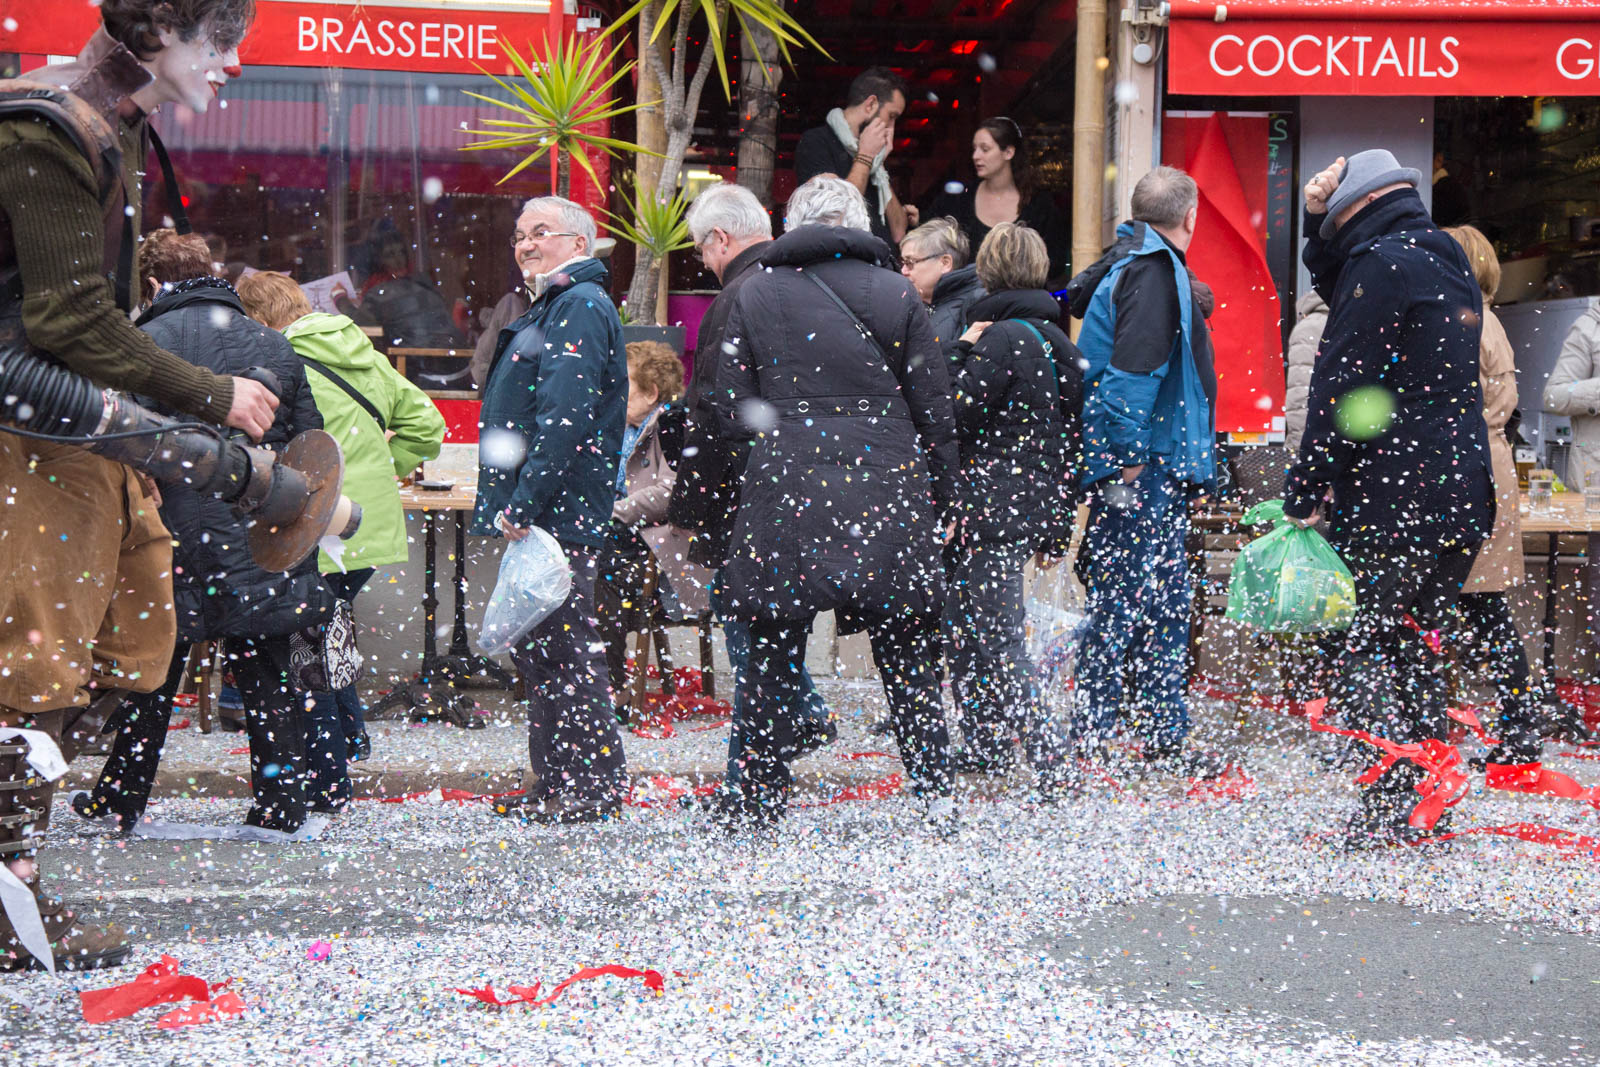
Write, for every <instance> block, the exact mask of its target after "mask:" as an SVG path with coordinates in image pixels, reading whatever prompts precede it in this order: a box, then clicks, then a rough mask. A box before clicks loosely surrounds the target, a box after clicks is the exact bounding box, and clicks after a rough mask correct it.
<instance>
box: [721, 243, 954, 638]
mask: <svg viewBox="0 0 1600 1067" xmlns="http://www.w3.org/2000/svg"><path fill="white" fill-rule="evenodd" d="M887 252H888V246H887V245H885V244H884V243H883V242H882V241H880V240H878V239H877V238H875V237H873V236H871V235H870V234H867V233H863V232H860V231H856V230H849V229H842V228H836V227H823V226H804V227H801V228H800V229H798V230H795V231H793V232H791V233H788V234H785V235H784V236H783V237H780V238H779V239H778V240H776V241H774V242H773V243H772V246H771V247H770V248H769V249H768V250H767V251H766V253H765V254H764V255H763V256H762V263H763V264H764V266H765V268H766V269H764V270H761V271H757V272H755V273H753V274H751V275H750V276H748V277H747V278H746V279H745V280H744V282H743V283H742V285H741V287H740V289H739V294H738V300H737V302H736V303H735V305H734V309H733V313H732V315H731V316H730V318H729V322H728V329H727V333H726V337H725V339H726V341H727V343H728V344H730V345H731V346H732V351H731V352H730V353H729V355H728V357H727V359H726V360H725V361H723V363H722V365H721V366H720V367H719V373H718V376H717V382H716V397H717V408H718V421H719V424H720V425H721V426H723V427H724V428H725V432H727V433H729V434H732V435H737V436H743V437H746V438H749V439H751V446H750V457H749V460H748V461H747V464H746V467H745V471H744V478H743V482H742V488H741V492H740V500H739V514H738V518H737V521H736V524H735V528H734V532H733V538H732V544H731V547H730V553H729V558H728V561H727V564H726V566H725V567H724V568H723V571H722V583H723V587H724V590H725V592H726V594H727V601H728V604H729V610H730V612H731V613H732V614H733V615H734V616H735V617H738V618H801V617H808V616H809V615H811V614H813V613H815V612H819V611H829V610H833V609H835V608H851V609H855V610H857V611H859V612H861V613H863V614H866V615H877V616H887V615H898V614H904V613H907V612H937V611H938V610H939V609H940V607H941V605H942V601H943V594H944V574H943V568H942V566H941V563H940V535H941V520H942V518H943V517H944V515H945V514H946V513H947V512H948V510H949V509H950V507H951V505H952V503H953V500H954V478H955V473H956V465H957V463H958V460H959V454H958V451H957V447H956V440H955V423H954V420H953V418H952V416H951V410H950V382H949V375H948V371H947V368H946V363H945V360H944V358H943V357H942V356H941V354H940V352H939V349H938V346H937V345H935V344H934V342H933V333H932V331H931V330H930V329H929V327H928V314H927V312H926V310H925V309H924V308H923V305H922V301H921V300H919V299H918V298H917V294H916V291H915V290H914V289H912V287H911V284H910V283H909V282H907V281H906V280H905V279H904V278H902V277H901V276H900V275H899V274H897V273H895V272H893V271H889V270H886V269H883V268H882V267H880V266H878V265H877V264H878V263H879V262H881V261H882V260H883V258H884V257H885V255H886V254H887ZM802 267H803V268H805V270H804V271H802V270H800V269H797V268H802ZM807 274H814V276H815V277H816V278H818V279H821V280H822V281H823V282H825V283H826V284H827V285H828V286H829V287H830V288H831V289H832V290H833V292H834V294H836V295H837V296H838V298H839V299H840V300H842V301H843V302H844V303H845V305H846V306H847V307H848V308H849V313H848V314H847V313H846V312H845V311H843V310H841V309H840V308H839V306H838V305H837V304H835V303H834V301H833V299H832V298H831V297H830V296H828V295H827V294H826V293H825V292H823V290H822V288H821V287H819V286H818V285H817V284H816V283H815V282H814V281H813V280H812V279H811V278H808V277H807ZM852 317H853V318H854V319H856V320H858V321H859V322H860V323H861V326H862V327H863V328H864V329H865V330H867V331H869V332H870V334H871V337H872V338H873V339H874V340H875V341H876V342H877V350H875V349H874V347H873V345H872V343H871V342H870V341H869V340H868V339H867V337H866V336H864V335H863V334H862V332H861V330H860V329H858V328H857V326H856V324H855V322H853V321H852Z"/></svg>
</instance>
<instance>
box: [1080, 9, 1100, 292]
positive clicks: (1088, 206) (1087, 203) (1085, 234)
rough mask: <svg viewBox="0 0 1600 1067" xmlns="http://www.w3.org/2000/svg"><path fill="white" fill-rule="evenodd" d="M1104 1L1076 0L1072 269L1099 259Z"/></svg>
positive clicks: (1085, 266)
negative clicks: (1076, 41)
mask: <svg viewBox="0 0 1600 1067" xmlns="http://www.w3.org/2000/svg"><path fill="white" fill-rule="evenodd" d="M1105 48H1106V0H1079V3H1078V43H1077V64H1076V73H1077V80H1076V83H1075V85H1074V88H1073V99H1072V273H1074V274H1077V273H1078V272H1079V271H1082V270H1085V269H1086V268H1088V267H1089V266H1090V265H1091V264H1092V263H1094V261H1095V260H1096V259H1099V258H1100V251H1101V245H1102V217H1103V215H1104V213H1105V184H1106V75H1105V68H1104V66H1103V65H1102V61H1103V60H1104V59H1105Z"/></svg>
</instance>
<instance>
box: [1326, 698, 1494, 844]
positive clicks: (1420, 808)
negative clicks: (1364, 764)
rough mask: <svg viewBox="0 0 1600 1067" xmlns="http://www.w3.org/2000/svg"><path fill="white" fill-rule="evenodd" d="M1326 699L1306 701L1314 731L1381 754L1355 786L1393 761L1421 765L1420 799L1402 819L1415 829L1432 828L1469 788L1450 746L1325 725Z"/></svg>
mask: <svg viewBox="0 0 1600 1067" xmlns="http://www.w3.org/2000/svg"><path fill="white" fill-rule="evenodd" d="M1327 710H1328V701H1327V698H1326V697H1324V698H1322V699H1320V700H1313V701H1310V702H1308V703H1307V704H1306V724H1307V725H1308V726H1310V727H1311V729H1313V730H1315V731H1317V732H1318V733H1325V734H1335V735H1337V736H1339V737H1353V738H1355V739H1356V740H1358V741H1365V742H1366V743H1367V744H1369V745H1372V746H1373V747H1374V748H1377V749H1378V750H1380V751H1381V752H1382V753H1383V758H1382V759H1380V760H1379V761H1378V762H1377V763H1374V764H1373V765H1372V766H1371V767H1368V768H1367V769H1366V770H1365V771H1364V772H1362V774H1361V776H1360V777H1358V778H1357V779H1356V783H1357V784H1358V785H1371V784H1372V783H1373V782H1376V781H1377V780H1378V779H1379V778H1381V777H1383V775H1384V774H1385V773H1386V772H1387V771H1388V770H1389V768H1390V767H1393V766H1394V765H1395V764H1396V763H1397V762H1399V761H1400V760H1403V759H1408V760H1410V761H1411V762H1413V763H1415V764H1416V765H1417V766H1418V767H1421V768H1422V769H1423V770H1424V771H1425V772H1427V773H1426V775H1425V777H1424V778H1423V779H1422V781H1420V782H1418V783H1417V787H1416V788H1417V793H1418V794H1420V795H1421V797H1422V800H1421V802H1420V803H1418V804H1417V806H1416V807H1415V808H1413V809H1412V811H1411V817H1410V818H1409V819H1407V820H1406V821H1407V822H1408V823H1409V824H1410V825H1411V826H1413V827H1415V828H1416V829H1418V830H1432V829H1433V827H1434V825H1435V824H1436V823H1438V821H1439V816H1441V815H1443V814H1444V809H1445V808H1448V807H1450V806H1451V805H1453V804H1456V803H1458V802H1459V801H1460V800H1461V798H1462V797H1464V796H1466V795H1467V791H1468V789H1469V788H1470V786H1469V784H1468V782H1467V776H1466V775H1465V774H1463V773H1462V772H1461V771H1459V770H1457V768H1458V767H1460V766H1461V765H1462V763H1461V753H1459V752H1457V751H1456V748H1455V746H1454V745H1450V744H1446V743H1445V742H1443V741H1438V740H1435V739H1434V738H1431V737H1430V738H1428V739H1427V740H1425V741H1423V742H1421V743H1420V744H1417V743H1410V742H1408V743H1406V744H1398V743H1396V742H1394V741H1390V740H1389V739H1388V738H1386V737H1378V736H1377V735H1375V734H1372V733H1369V732H1367V731H1366V730H1350V729H1346V728H1344V727H1341V726H1328V725H1325V724H1324V723H1323V721H1322V716H1323V715H1324V714H1326V713H1327Z"/></svg>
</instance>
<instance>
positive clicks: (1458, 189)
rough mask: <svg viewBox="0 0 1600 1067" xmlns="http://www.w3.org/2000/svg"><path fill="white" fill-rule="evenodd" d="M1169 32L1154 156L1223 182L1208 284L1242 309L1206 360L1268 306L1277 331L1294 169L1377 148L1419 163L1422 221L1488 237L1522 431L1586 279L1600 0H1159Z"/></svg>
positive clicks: (1291, 260)
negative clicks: (1167, 0)
mask: <svg viewBox="0 0 1600 1067" xmlns="http://www.w3.org/2000/svg"><path fill="white" fill-rule="evenodd" d="M1166 44H1167V47H1166V49H1165V61H1166V62H1165V84H1164V92H1163V94H1162V99H1163V105H1164V116H1163V120H1162V124H1161V128H1160V133H1159V136H1160V143H1161V150H1160V155H1161V158H1162V159H1163V161H1164V162H1169V163H1174V164H1177V165H1180V166H1182V165H1188V166H1193V165H1195V164H1196V163H1197V161H1198V162H1199V163H1200V164H1201V165H1202V166H1204V167H1207V168H1208V170H1209V173H1210V174H1211V175H1212V181H1211V183H1210V184H1211V188H1213V189H1220V190H1221V191H1220V194H1219V196H1220V199H1221V200H1222V201H1224V203H1221V204H1213V205H1212V210H1213V212H1214V213H1215V215H1216V217H1217V218H1218V219H1220V220H1221V222H1223V223H1226V224H1227V225H1228V226H1229V227H1231V232H1229V233H1228V234H1227V242H1226V244H1227V246H1228V253H1227V257H1226V258H1227V262H1225V263H1223V264H1222V265H1221V268H1220V269H1221V270H1222V271H1223V274H1224V276H1225V279H1226V286H1225V287H1226V288H1227V289H1228V291H1227V292H1219V298H1221V300H1222V301H1227V300H1229V299H1230V298H1231V299H1232V300H1235V301H1238V302H1239V303H1240V304H1242V305H1243V306H1244V309H1243V311H1241V310H1240V309H1239V308H1235V313H1236V317H1241V316H1242V317H1243V318H1245V319H1247V320H1248V321H1246V322H1245V323H1244V324H1243V325H1240V326H1236V327H1235V330H1236V331H1237V336H1238V337H1241V338H1243V340H1236V339H1234V335H1230V336H1229V337H1228V338H1224V337H1223V336H1222V335H1221V333H1220V332H1219V363H1221V362H1222V361H1223V352H1222V348H1223V346H1224V345H1225V344H1226V345H1233V346H1234V347H1235V348H1236V349H1237V348H1238V346H1239V345H1242V344H1251V345H1256V344H1260V343H1261V342H1259V341H1258V340H1256V339H1257V338H1259V337H1260V336H1261V333H1262V328H1263V327H1264V324H1265V319H1266V317H1267V316H1268V315H1271V314H1274V313H1278V314H1281V316H1282V322H1281V326H1280V327H1279V329H1278V331H1277V332H1278V333H1279V334H1280V335H1286V334H1287V331H1288V329H1289V327H1290V326H1292V324H1293V316H1294V312H1293V306H1294V300H1295V298H1296V297H1297V296H1298V295H1300V294H1301V293H1303V292H1305V291H1307V289H1308V280H1307V279H1306V277H1305V275H1304V271H1303V270H1302V269H1301V268H1300V267H1299V263H1298V259H1299V247H1300V241H1301V237H1300V233H1299V224H1300V219H1299V216H1300V207H1299V205H1300V196H1299V190H1300V187H1301V185H1302V184H1303V182H1304V180H1305V178H1306V177H1307V176H1309V175H1310V174H1312V173H1315V172H1316V171H1317V170H1319V169H1321V168H1322V167H1324V166H1326V165H1327V164H1328V163H1330V162H1331V161H1332V160H1333V159H1334V158H1335V157H1336V156H1338V155H1348V154H1350V153H1351V152H1354V151H1359V150H1360V149H1363V148H1372V147H1385V148H1389V149H1391V150H1392V151H1394V152H1395V154H1396V155H1397V156H1399V157H1400V159H1401V162H1402V163H1404V164H1406V165H1410V166H1415V167H1417V168H1418V169H1420V170H1422V171H1423V173H1424V174H1428V175H1432V176H1433V179H1434V180H1433V182H1431V183H1425V185H1427V186H1428V187H1427V188H1424V189H1423V190H1422V192H1423V195H1424V198H1425V199H1426V200H1428V201H1429V202H1430V204H1432V205H1433V206H1434V210H1435V215H1436V217H1437V218H1438V219H1439V221H1441V222H1442V223H1444V224H1447V225H1448V224H1453V223H1459V222H1471V223H1473V224H1474V225H1477V226H1478V227H1479V228H1480V229H1482V230H1483V231H1484V232H1485V233H1486V234H1487V235H1488V236H1489V237H1490V239H1491V240H1492V241H1493V242H1494V244H1495V246H1496V248H1497V250H1498V252H1499V254H1500V258H1501V260H1502V262H1503V263H1504V264H1505V275H1506V282H1505V284H1504V285H1503V286H1502V288H1501V291H1500V293H1499V294H1498V299H1499V302H1501V303H1502V304H1503V305H1505V306H1503V307H1502V311H1501V318H1502V320H1503V321H1505V322H1506V325H1507V328H1508V330H1510V331H1512V334H1513V340H1514V341H1517V342H1518V343H1519V363H1520V364H1521V365H1522V368H1523V374H1522V393H1523V396H1524V398H1525V399H1524V405H1523V407H1524V412H1525V415H1527V416H1529V419H1530V421H1529V423H1528V424H1527V425H1528V426H1529V430H1528V431H1527V432H1528V433H1529V436H1530V437H1537V436H1538V435H1539V432H1540V430H1541V428H1542V427H1541V426H1540V420H1539V418H1538V412H1537V406H1538V404H1537V399H1534V398H1536V397H1537V396H1538V394H1539V393H1540V392H1541V391H1542V388H1543V380H1544V376H1545V375H1546V374H1547V373H1548V370H1549V365H1550V364H1551V363H1553V360H1554V358H1555V355H1556V353H1557V351H1558V350H1559V347H1560V342H1561V337H1562V335H1563V333H1564V331H1565V323H1566V322H1568V321H1570V319H1571V318H1573V317H1575V315H1576V313H1577V311H1579V310H1581V307H1582V306H1583V305H1584V304H1585V303H1586V302H1587V301H1588V300H1589V299H1590V298H1593V297H1595V296H1596V295H1600V0H1570V2H1565V3H1560V2H1545V3H1540V2H1536V0H1494V2H1490V0H1320V2H1312V0H1242V2H1234V3H1226V4H1222V3H1216V2H1212V0H1172V3H1171V5H1170V18H1169V21H1168V27H1167V42H1166ZM1213 116H1215V118H1213ZM1225 164H1226V165H1225ZM1229 171H1231V172H1232V174H1233V176H1232V177H1231V178H1229V175H1228V172H1229ZM1219 175H1220V176H1222V177H1225V178H1229V180H1227V181H1221V182H1220V183H1219V182H1218V180H1217V177H1218V176H1219ZM1213 232H1215V231H1213ZM1203 257H1204V253H1202V258H1203ZM1196 270H1197V272H1199V273H1201V276H1202V277H1204V276H1205V271H1204V270H1202V268H1201V266H1200V265H1199V264H1197V265H1196ZM1263 278H1270V282H1269V283H1267V284H1262V279H1263ZM1266 289H1270V290H1272V292H1271V294H1270V296H1272V297H1275V299H1268V298H1267V295H1268V294H1266V293H1264V292H1262V291H1261V290H1266ZM1280 308H1281V309H1282V310H1281V312H1278V309H1280ZM1244 312H1248V314H1244ZM1218 328H1219V331H1221V330H1222V329H1223V326H1221V325H1219V327H1218ZM1254 351H1255V350H1254V349H1252V352H1254ZM1266 365H1267V361H1265V360H1260V359H1256V358H1255V357H1254V356H1253V355H1252V357H1251V358H1250V359H1247V360H1245V361H1244V362H1243V366H1244V367H1245V368H1246V369H1249V370H1253V371H1254V372H1256V373H1262V374H1265V373H1266ZM1262 396H1266V397H1268V400H1267V401H1261V397H1262ZM1250 399H1251V400H1252V402H1262V403H1270V402H1271V401H1272V400H1274V399H1275V400H1277V401H1278V402H1279V403H1281V392H1280V393H1278V394H1277V396H1276V397H1273V396H1272V395H1271V390H1270V389H1263V390H1258V391H1257V392H1255V393H1251V394H1250ZM1279 410H1281V408H1280V409H1279ZM1547 421H1552V420H1547ZM1555 423H1559V424H1561V425H1559V426H1558V425H1554V424H1555ZM1563 426H1564V420H1553V424H1552V426H1551V429H1552V431H1553V434H1552V440H1555V438H1556V437H1557V436H1559V433H1560V431H1561V429H1562V427H1563ZM1219 428H1221V429H1233V428H1235V427H1233V426H1231V425H1224V426H1221V427H1219ZM1269 432H1270V431H1269Z"/></svg>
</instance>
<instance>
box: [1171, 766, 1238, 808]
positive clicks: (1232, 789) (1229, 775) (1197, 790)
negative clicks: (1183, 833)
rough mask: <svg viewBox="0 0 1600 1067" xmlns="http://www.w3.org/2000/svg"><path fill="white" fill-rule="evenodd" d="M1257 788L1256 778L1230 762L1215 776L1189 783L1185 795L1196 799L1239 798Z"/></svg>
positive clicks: (1196, 779)
mask: <svg viewBox="0 0 1600 1067" xmlns="http://www.w3.org/2000/svg"><path fill="white" fill-rule="evenodd" d="M1255 788H1256V780H1255V779H1254V778H1252V777H1250V776H1249V775H1248V774H1245V773H1244V769H1243V768H1242V767H1240V766H1238V765H1237V764H1234V763H1230V764H1228V765H1227V767H1225V768H1223V771H1222V773H1221V774H1219V775H1218V776H1217V777H1215V778H1195V779H1193V780H1192V781H1191V782H1190V783H1189V788H1188V789H1187V790H1186V791H1185V792H1184V794H1183V795H1184V796H1185V797H1187V798H1190V799H1195V800H1206V799H1215V800H1239V799H1242V798H1243V797H1245V796H1248V795H1249V794H1250V793H1253V792H1254V791H1255Z"/></svg>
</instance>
